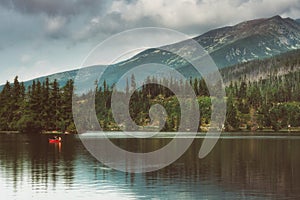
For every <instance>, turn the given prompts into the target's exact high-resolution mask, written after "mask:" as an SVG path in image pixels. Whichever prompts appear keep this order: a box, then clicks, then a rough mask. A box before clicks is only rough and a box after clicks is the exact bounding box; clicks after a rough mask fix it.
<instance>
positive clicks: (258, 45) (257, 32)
mask: <svg viewBox="0 0 300 200" xmlns="http://www.w3.org/2000/svg"><path fill="white" fill-rule="evenodd" d="M193 39H194V40H195V41H197V42H198V43H199V44H200V45H201V46H203V48H204V49H205V50H206V51H208V53H209V54H210V55H211V57H212V59H213V60H214V62H215V63H216V65H217V66H218V67H219V68H220V69H222V68H224V67H228V66H232V65H236V64H238V63H243V62H247V61H251V60H256V59H264V58H268V57H272V56H275V55H278V54H281V53H285V52H288V51H291V50H294V49H300V23H299V20H298V21H296V20H293V19H291V18H282V17H280V16H278V15H277V16H273V17H271V18H262V19H254V20H249V21H245V22H241V23H239V24H236V25H234V26H226V27H222V28H218V29H214V30H211V31H208V32H206V33H204V34H202V35H200V36H197V37H194V38H193ZM187 45H188V42H187V41H181V42H179V43H175V44H171V45H167V46H166V47H167V48H175V49H177V50H181V49H184V50H186V51H187V52H189V46H187ZM150 62H151V63H161V64H165V65H168V66H171V67H173V68H175V69H176V70H178V71H179V72H181V73H183V75H184V76H186V77H190V76H195V70H194V69H193V67H192V66H191V65H190V64H189V63H188V62H187V61H185V60H184V59H182V58H179V57H178V56H176V55H174V54H170V53H169V52H166V51H162V50H160V49H159V48H153V49H147V50H145V51H143V52H141V53H139V54H137V55H135V56H133V57H132V58H130V59H128V60H126V61H122V62H120V63H117V64H114V65H111V66H109V67H108V68H107V70H106V71H105V76H104V77H108V80H107V82H108V83H109V84H110V85H111V84H113V83H115V82H116V81H117V80H118V79H119V78H120V77H121V76H122V75H123V74H124V73H126V72H127V71H129V70H130V69H132V68H133V67H134V66H137V65H139V64H144V63H150ZM87 69H88V70H90V72H89V73H87V74H86V77H83V79H85V78H88V77H90V76H92V78H95V80H96V79H97V78H98V77H97V73H98V74H99V71H97V70H100V71H101V70H102V69H103V68H102V67H101V66H92V67H88V68H87ZM78 70H79V69H75V70H70V71H66V72H61V73H57V74H52V75H49V76H43V77H39V78H36V79H33V80H38V79H39V80H41V81H42V80H44V79H45V78H46V77H48V78H49V79H50V80H54V79H57V80H58V82H59V84H60V85H64V83H65V82H66V81H67V79H74V78H75V77H76V74H77V72H78ZM88 70H87V71H88ZM93 76H94V77H93ZM90 78H91V77H90ZM33 80H29V81H26V82H25V86H28V85H30V84H31V83H32V81H33Z"/></svg>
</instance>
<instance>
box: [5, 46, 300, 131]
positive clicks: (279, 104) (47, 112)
mask: <svg viewBox="0 0 300 200" xmlns="http://www.w3.org/2000/svg"><path fill="white" fill-rule="evenodd" d="M297 55H300V51H293V52H290V53H288V54H286V56H279V57H274V58H271V59H268V60H266V61H254V62H253V63H252V64H251V63H247V64H245V65H244V66H246V67H245V68H232V69H231V70H232V73H234V72H236V73H238V74H236V75H239V76H240V78H239V79H235V80H234V81H231V82H229V83H228V84H227V86H226V95H227V96H226V100H227V113H226V121H225V124H224V127H223V128H224V129H225V130H227V131H236V130H240V129H247V130H252V131H256V130H263V129H266V128H268V129H273V130H275V131H278V130H281V129H289V128H293V127H300V70H299V69H298V68H299V62H300V61H299V56H297ZM256 64H257V65H256ZM263 64H265V65H267V66H268V67H267V69H261V68H262V66H260V65H263ZM252 65H255V66H256V67H254V72H253V71H251V70H250V67H248V66H252ZM273 65H274V66H273ZM272 69H274V71H273V72H272ZM227 70H229V69H227ZM243 70H246V71H243ZM248 70H249V71H248ZM256 70H260V71H263V70H265V71H266V73H267V74H268V75H267V76H265V77H261V78H256V79H252V78H251V77H252V76H253V75H254V74H255V73H256ZM289 71H290V72H289ZM271 72H272V73H271ZM223 73H224V72H223ZM226 73H227V74H229V73H230V72H229V71H227V72H226ZM241 73H244V74H246V75H244V76H242V77H241ZM162 83H163V84H162ZM96 85H97V87H96V91H93V92H91V93H90V94H89V93H87V94H83V95H82V96H78V97H75V98H74V99H75V103H76V102H79V104H84V103H86V101H85V100H86V99H88V98H87V96H88V95H91V94H94V92H95V102H88V103H95V109H96V114H97V117H98V120H99V123H100V125H101V127H102V128H103V129H104V130H120V129H121V128H125V129H126V128H129V129H130V126H132V124H131V123H128V122H127V121H126V120H125V121H124V122H122V123H121V124H117V123H116V122H115V119H114V117H113V115H112V108H111V97H112V89H113V86H109V85H107V84H106V82H105V81H104V82H103V83H101V84H98V83H96ZM162 85H166V86H167V87H164V86H162ZM171 86H172V88H176V90H177V91H181V93H183V94H184V92H185V91H186V89H187V87H188V86H191V87H192V88H193V90H194V91H195V94H196V96H197V100H198V103H199V108H200V118H199V119H191V120H198V121H199V127H198V130H199V131H206V130H207V128H208V127H209V126H210V125H211V124H210V123H211V122H210V116H211V105H212V104H211V101H212V100H214V97H210V94H209V91H208V89H207V87H206V84H205V81H204V80H203V79H199V78H195V79H189V80H187V81H174V80H166V79H162V80H161V79H157V78H155V77H149V78H148V79H147V80H145V83H144V85H143V86H142V87H141V88H137V84H136V80H135V77H134V75H132V76H131V78H130V80H127V83H126V86H125V91H124V92H120V91H119V92H118V93H119V97H120V98H123V97H124V98H125V97H126V95H128V94H129V93H130V92H133V91H134V92H133V95H132V96H131V100H130V103H129V114H130V117H131V118H132V119H133V121H134V122H135V123H136V124H137V125H138V126H139V127H140V128H143V127H145V126H147V125H150V126H153V127H157V126H159V125H161V123H162V121H163V120H161V119H160V118H159V116H156V119H158V120H156V121H151V120H150V119H151V118H150V116H149V110H150V108H151V106H152V105H154V104H161V105H162V106H163V107H164V108H165V110H166V112H167V113H166V114H167V118H166V123H165V125H164V127H163V131H177V130H178V127H179V125H180V119H181V112H180V106H179V102H178V99H177V97H176V96H175V95H174V93H173V92H172V91H171V90H170V89H168V88H170V87H171ZM73 89H74V86H73V81H72V80H69V81H67V83H66V84H65V85H63V86H59V84H58V82H57V81H56V80H54V81H52V82H50V81H49V80H48V79H46V80H45V81H43V82H40V81H33V82H32V85H31V86H29V87H28V88H25V86H24V84H23V83H20V82H19V81H18V77H16V78H15V80H14V82H13V83H9V82H7V83H6V84H5V86H4V87H3V90H2V91H1V93H0V104H1V108H0V130H3V131H10V130H19V131H21V132H41V131H51V130H56V131H68V132H75V131H76V128H75V125H74V123H73V119H72V116H73V115H72V94H73ZM122 95H123V97H122ZM185 106H189V108H190V109H194V108H192V107H191V106H192V104H190V103H187V104H186V105H185ZM122 109H124V107H122V106H120V108H119V110H122ZM82 112H83V113H79V114H87V116H88V113H84V112H89V111H88V110H83V111H82ZM154 114H155V112H154ZM160 114H161V113H157V115H160ZM87 120H88V119H87ZM80 123H83V124H84V123H88V121H84V120H83V121H81V122H80ZM81 127H83V126H81Z"/></svg>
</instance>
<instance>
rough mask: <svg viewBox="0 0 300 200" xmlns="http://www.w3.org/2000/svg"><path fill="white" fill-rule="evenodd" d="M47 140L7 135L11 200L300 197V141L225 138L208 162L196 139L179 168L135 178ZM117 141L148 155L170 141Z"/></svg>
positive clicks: (5, 167)
mask: <svg viewBox="0 0 300 200" xmlns="http://www.w3.org/2000/svg"><path fill="white" fill-rule="evenodd" d="M47 138H48V136H29V135H0V186H1V191H2V188H4V191H5V193H4V194H5V195H6V197H10V198H9V199H11V198H18V199H19V198H20V199H21V197H24V198H25V197H26V198H27V199H28V198H31V199H41V198H43V199H53V198H55V197H57V198H59V199H61V197H62V196H65V197H66V196H68V197H72V199H79V198H83V197H84V198H87V197H88V198H90V199H96V198H100V197H101V199H105V198H109V199H115V198H118V199H119V198H125V199H135V198H145V199H149V198H160V199H172V198H173V199H199V198H206V199H207V198H209V199H210V198H216V199H218V198H229V199H232V198H236V199H240V198H250V199H251V198H253V199H254V198H283V197H292V198H297V197H300V172H299V170H298V169H299V167H300V158H299V155H298V152H300V151H299V150H300V140H298V139H223V140H220V141H219V142H218V144H217V145H216V146H215V148H214V150H213V151H212V152H211V153H210V154H209V156H207V157H206V158H204V159H202V160H200V159H199V158H198V152H199V149H200V146H201V143H202V139H196V140H195V141H194V143H193V145H192V146H191V147H190V148H189V149H188V151H187V152H186V153H185V154H184V155H183V156H182V157H181V158H179V159H178V160H177V161H176V162H175V163H173V164H172V165H170V166H168V167H166V168H164V169H161V170H159V171H155V172H151V173H145V174H131V173H123V172H118V171H115V170H112V169H110V168H108V167H106V166H104V165H102V164H101V163H99V162H98V161H97V160H95V159H94V158H93V157H92V156H90V154H89V153H88V152H87V151H86V150H85V148H84V147H83V146H82V144H81V142H80V140H79V139H78V138H76V137H74V136H65V137H64V138H63V142H62V143H61V144H49V143H48V140H47ZM112 141H113V142H114V143H115V144H117V145H118V146H120V147H122V148H124V149H127V150H130V151H133V152H148V151H151V150H153V149H158V148H160V147H161V146H163V145H165V144H166V143H168V142H169V141H170V140H169V139H159V138H156V139H142V140H136V139H113V140H112ZM26 198H25V199H26Z"/></svg>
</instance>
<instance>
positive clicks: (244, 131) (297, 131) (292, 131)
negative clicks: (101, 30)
mask: <svg viewBox="0 0 300 200" xmlns="http://www.w3.org/2000/svg"><path fill="white" fill-rule="evenodd" d="M103 132H122V131H116V130H108V131H107V130H106V131H103ZM138 132H144V131H138ZM150 132H151V131H150ZM145 133H146V132H145ZM160 133H174V134H175V133H176V131H174V132H170V131H169V132H168V131H167V132H160ZM187 133H188V132H187ZM197 133H198V134H206V133H207V132H206V131H198V132H197ZM238 133H239V134H245V135H249V134H251V135H262V134H266V135H271V134H276V135H278V134H287V135H289V134H292V135H293V134H300V128H299V127H295V128H290V130H288V129H282V130H279V131H274V130H272V129H268V128H266V129H265V130H256V131H251V130H247V129H240V130H230V131H222V132H221V134H233V135H234V134H238ZM0 134H27V133H21V132H20V131H0ZM77 134H78V133H64V132H60V131H43V132H42V133H38V134H37V135H77Z"/></svg>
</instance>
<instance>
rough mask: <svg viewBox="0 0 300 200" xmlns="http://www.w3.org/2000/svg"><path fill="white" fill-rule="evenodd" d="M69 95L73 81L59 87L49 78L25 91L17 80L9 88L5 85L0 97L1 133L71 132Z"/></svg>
mask: <svg viewBox="0 0 300 200" xmlns="http://www.w3.org/2000/svg"><path fill="white" fill-rule="evenodd" d="M72 92H73V81H72V80H69V81H67V83H66V85H64V86H62V87H60V86H59V84H58V82H57V81H56V80H54V81H53V82H49V79H48V78H47V79H46V80H45V81H44V82H40V81H33V82H32V85H31V86H29V87H28V88H25V86H24V84H23V83H20V82H19V81H18V77H16V78H15V79H14V82H13V83H12V84H11V83H9V82H6V84H5V86H4V87H3V90H2V91H1V93H0V105H1V108H0V130H3V131H11V130H14V131H15V130H18V131H20V132H28V133H30V132H41V131H52V130H55V131H63V132H64V131H69V132H74V131H75V126H74V123H73V119H72Z"/></svg>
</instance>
